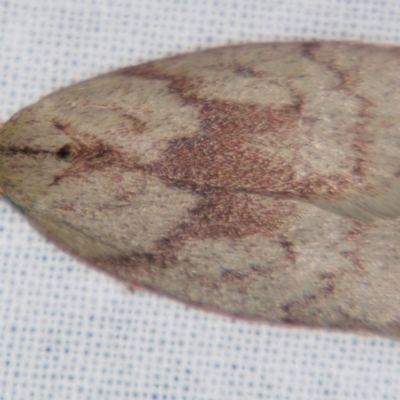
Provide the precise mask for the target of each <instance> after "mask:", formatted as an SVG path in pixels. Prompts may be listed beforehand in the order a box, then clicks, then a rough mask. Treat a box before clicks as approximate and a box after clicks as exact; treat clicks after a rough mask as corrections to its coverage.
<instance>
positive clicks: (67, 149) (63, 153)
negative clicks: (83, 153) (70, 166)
mask: <svg viewBox="0 0 400 400" xmlns="http://www.w3.org/2000/svg"><path fill="white" fill-rule="evenodd" d="M71 154H72V148H71V146H70V145H69V144H65V145H64V146H63V147H61V148H60V149H59V150H58V151H57V152H56V157H57V158H58V159H59V160H66V159H67V158H68V157H70V156H71Z"/></svg>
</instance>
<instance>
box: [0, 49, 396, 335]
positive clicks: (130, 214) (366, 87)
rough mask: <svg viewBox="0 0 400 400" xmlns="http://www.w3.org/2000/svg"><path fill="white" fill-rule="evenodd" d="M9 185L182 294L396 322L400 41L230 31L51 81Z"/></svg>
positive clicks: (83, 253)
mask: <svg viewBox="0 0 400 400" xmlns="http://www.w3.org/2000/svg"><path fill="white" fill-rule="evenodd" d="M0 186H1V188H2V191H3V192H4V193H5V194H6V195H7V196H8V197H9V198H10V199H11V200H12V201H13V202H14V203H15V204H17V205H18V206H19V207H20V208H22V209H23V210H24V212H25V213H26V215H27V216H28V217H29V219H30V220H31V221H32V223H33V224H34V225H35V226H36V227H37V228H38V229H39V230H40V231H41V232H43V233H44V234H45V235H47V236H48V237H50V238H52V239H53V240H54V241H55V242H56V243H58V244H59V245H60V246H61V247H62V248H63V249H65V250H67V251H69V252H70V253H72V254H73V255H75V256H77V257H78V258H80V259H82V260H84V261H86V262H87V263H89V264H91V265H93V266H95V267H96V268H98V269H100V270H102V271H105V272H107V273H109V274H111V275H113V276H115V277H116V278H118V279H120V280H122V281H124V282H125V283H126V284H127V285H129V286H132V285H139V286H141V287H144V288H147V289H150V290H153V291H156V292H158V293H161V294H163V295H167V296H170V297H172V298H175V299H178V300H181V301H183V302H185V303H189V304H193V305H198V306H201V307H203V308H206V309H209V310H214V311H218V312H222V313H225V314H229V315H233V316H238V317H244V318H249V319H255V320H261V321H268V322H271V323H291V324H298V325H306V326H311V327H325V328H340V329H346V330H356V331H367V332H372V333H378V334H382V335H388V336H391V337H394V338H399V337H400V220H399V214H400V199H399V194H400V48H398V47H394V46H381V45H367V44H357V43H345V42H304V43H301V42H297V43H296V42H295V43H262V44H245V45H237V46H228V47H221V48H216V49H211V50H207V51H199V52H194V53H191V54H184V55H179V56H175V57H171V58H166V59H162V60H160V61H154V62H149V63H145V64H142V65H138V66H133V67H128V68H124V69H121V70H117V71H115V72H111V73H107V74H105V75H102V76H99V77H96V78H94V79H90V80H87V81H84V82H81V83H78V84H75V85H72V86H70V87H67V88H64V89H61V90H59V91H56V92H55V93H53V94H50V95H48V96H46V97H44V98H43V99H41V100H40V101H39V102H37V103H36V104H33V105H31V106H28V107H26V108H24V109H22V110H21V111H19V112H17V113H16V114H15V115H14V116H13V117H12V118H11V119H10V120H9V121H8V122H7V123H6V124H5V125H4V126H3V127H2V129H1V130H0Z"/></svg>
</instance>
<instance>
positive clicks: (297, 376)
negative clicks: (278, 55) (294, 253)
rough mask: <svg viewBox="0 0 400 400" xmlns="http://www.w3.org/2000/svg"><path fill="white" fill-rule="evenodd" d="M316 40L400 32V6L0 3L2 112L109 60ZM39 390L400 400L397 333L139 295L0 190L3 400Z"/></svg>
mask: <svg viewBox="0 0 400 400" xmlns="http://www.w3.org/2000/svg"><path fill="white" fill-rule="evenodd" d="M306 37H308V38H311V37H312V38H325V39H328V38H331V39H343V38H352V39H364V40H370V41H385V42H392V43H400V2H399V1H398V0H386V1H381V0H375V1H374V0H358V1H357V0H326V1H323V0H314V1H313V0H309V1H306V0H303V1H296V0H280V1H261V0H235V1H216V0H215V1H207V0H197V1H196V0H186V1H185V0H175V1H172V0H147V1H145V0H136V1H132V0H63V1H50V0H2V1H0V120H3V121H4V120H5V119H7V118H8V117H9V116H10V115H11V114H12V113H13V112H15V111H17V110H18V109H19V108H20V107H22V106H25V105H27V104H29V103H31V102H33V101H34V100H36V99H38V98H39V97H41V96H43V95H44V94H46V93H48V92H50V91H51V90H53V89H55V88H58V87H60V86H64V85H67V84H69V83H71V82H73V81H77V80H80V79H83V78H85V77H89V76H93V75H95V74H97V73H99V72H102V71H106V70H109V69H111V68H117V67H121V66H124V65H128V64H130V63H132V64H133V63H137V62H140V61H144V60H149V59H154V58H158V57H160V56H163V55H167V54H172V53H173V54H175V53H178V52H184V51H186V50H193V49H197V48H206V47H209V46H214V45H217V44H224V43H227V42H239V41H249V40H252V41H256V40H269V41H270V40H278V39H297V38H306ZM399 290H400V289H399ZM30 399H40V400H48V399H56V400H66V399H71V400H81V399H85V400H106V399H116V400H119V399H149V400H183V399H194V400H195V399H196V400H200V399H201V400H203V399H204V400H224V399H229V400H232V399H276V400H278V399H282V400H283V399H290V400H291V399H295V400H320V399H329V400H333V399H335V400H336V399H346V400H355V399H363V400H369V399H379V400H380V399H382V400H396V399H400V343H396V342H393V341H390V340H388V339H383V338H380V337H368V336H357V335H351V334H342V333H338V332H326V331H312V330H305V329H293V328H291V329H289V328H284V327H273V326H269V325H267V324H255V323H248V322H245V321H237V320H232V319H230V318H224V317H221V316H216V315H213V314H210V313H206V312H202V311H199V310H195V309H191V308H188V307H185V306H184V305H182V304H179V303H175V302H173V301H170V300H166V299H165V298H160V297H158V296H156V295H152V294H148V293H144V292H137V293H134V294H132V293H131V292H130V291H128V290H127V289H126V288H125V287H124V286H122V285H121V284H119V283H118V282H116V281H114V280H113V279H111V278H109V277H107V276H105V275H103V274H100V273H98V272H96V271H94V270H91V269H89V268H87V267H85V266H84V265H82V264H81V263H79V262H77V261H76V260H74V259H72V258H71V257H69V256H68V255H66V254H65V253H63V252H62V251H60V250H58V249H57V248H56V247H55V246H54V245H53V244H51V243H50V242H48V241H47V240H46V239H45V238H43V237H42V236H40V235H39V234H38V233H37V232H36V231H35V230H34V229H33V228H32V227H31V226H30V225H29V224H28V222H27V220H26V218H25V217H24V216H23V215H22V214H20V212H19V211H18V210H16V208H15V207H14V206H12V205H11V204H10V203H9V202H8V201H7V200H5V199H2V200H0V400H30Z"/></svg>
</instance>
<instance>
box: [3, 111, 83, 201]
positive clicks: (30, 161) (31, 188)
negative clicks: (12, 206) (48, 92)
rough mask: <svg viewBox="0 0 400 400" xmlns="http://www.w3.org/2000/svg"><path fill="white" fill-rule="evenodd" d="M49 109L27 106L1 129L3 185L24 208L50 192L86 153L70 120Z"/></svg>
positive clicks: (12, 198)
mask: <svg viewBox="0 0 400 400" xmlns="http://www.w3.org/2000/svg"><path fill="white" fill-rule="evenodd" d="M46 111H47V110H46V107H45V105H44V106H43V107H38V106H37V105H34V106H30V107H27V108H25V109H23V110H21V111H20V112H18V113H17V114H15V115H14V116H13V117H12V118H11V119H10V120H9V121H8V122H7V123H6V124H5V125H4V126H3V127H2V128H1V129H0V187H1V188H2V189H3V191H4V192H5V193H6V194H7V195H8V196H9V197H10V198H11V200H13V201H14V202H15V203H17V204H19V205H20V206H22V207H23V208H31V207H32V206H33V204H34V203H37V202H38V201H40V199H41V198H43V197H44V196H46V194H47V193H49V189H50V188H51V187H52V186H53V185H57V183H58V181H59V180H60V179H61V177H64V176H66V175H68V171H71V170H72V169H73V167H74V165H76V164H77V163H78V162H79V159H80V158H81V154H82V151H81V147H82V146H81V145H80V144H79V143H77V141H76V140H75V139H74V137H73V136H74V135H73V134H72V135H71V134H69V132H68V129H67V124H66V123H64V122H63V120H62V119H60V118H54V117H52V116H51V115H49V113H48V112H46Z"/></svg>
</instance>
